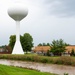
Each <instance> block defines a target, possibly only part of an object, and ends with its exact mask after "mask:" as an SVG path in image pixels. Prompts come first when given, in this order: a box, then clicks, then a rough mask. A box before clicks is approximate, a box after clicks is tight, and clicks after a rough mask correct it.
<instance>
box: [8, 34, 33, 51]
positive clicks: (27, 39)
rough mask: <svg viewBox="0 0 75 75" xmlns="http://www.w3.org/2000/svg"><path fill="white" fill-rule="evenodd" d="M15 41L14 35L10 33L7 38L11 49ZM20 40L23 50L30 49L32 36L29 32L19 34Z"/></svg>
mask: <svg viewBox="0 0 75 75" xmlns="http://www.w3.org/2000/svg"><path fill="white" fill-rule="evenodd" d="M15 41H16V36H15V35H11V36H10V40H9V46H10V47H11V48H12V50H13V47H14V44H15ZM20 42H21V45H22V48H23V51H24V52H25V51H26V52H27V51H31V47H33V38H32V36H31V35H30V34H29V33H25V34H24V35H23V36H20Z"/></svg>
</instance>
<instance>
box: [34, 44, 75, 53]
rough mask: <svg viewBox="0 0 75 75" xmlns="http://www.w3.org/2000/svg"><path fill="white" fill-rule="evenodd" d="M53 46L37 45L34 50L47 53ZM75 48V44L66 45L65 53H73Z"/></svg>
mask: <svg viewBox="0 0 75 75" xmlns="http://www.w3.org/2000/svg"><path fill="white" fill-rule="evenodd" d="M50 49H51V47H50V46H37V47H35V48H34V49H33V52H35V53H36V52H45V53H47V51H48V50H50ZM73 49H74V51H75V45H71V46H66V50H65V53H71V51H72V50H73Z"/></svg>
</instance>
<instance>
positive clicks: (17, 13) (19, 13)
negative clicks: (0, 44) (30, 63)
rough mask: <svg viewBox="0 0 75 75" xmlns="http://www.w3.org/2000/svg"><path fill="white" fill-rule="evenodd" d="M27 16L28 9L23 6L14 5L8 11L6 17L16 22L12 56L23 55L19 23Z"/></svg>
mask: <svg viewBox="0 0 75 75" xmlns="http://www.w3.org/2000/svg"><path fill="white" fill-rule="evenodd" d="M27 14H28V9H27V8H26V7H25V6H24V5H23V4H19V3H16V4H14V5H13V6H11V7H10V8H9V9H8V15H9V16H10V17H11V18H12V19H14V20H15V21H16V42H15V45H14V48H13V52H12V54H24V52H23V49H22V46H21V43H20V21H21V20H22V19H23V18H25V17H26V16H27Z"/></svg>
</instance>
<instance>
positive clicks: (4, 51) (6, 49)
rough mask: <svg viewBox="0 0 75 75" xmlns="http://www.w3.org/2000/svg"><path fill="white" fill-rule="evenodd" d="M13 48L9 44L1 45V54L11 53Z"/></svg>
mask: <svg viewBox="0 0 75 75" xmlns="http://www.w3.org/2000/svg"><path fill="white" fill-rule="evenodd" d="M11 52H12V50H11V48H10V47H9V46H3V47H0V54H11Z"/></svg>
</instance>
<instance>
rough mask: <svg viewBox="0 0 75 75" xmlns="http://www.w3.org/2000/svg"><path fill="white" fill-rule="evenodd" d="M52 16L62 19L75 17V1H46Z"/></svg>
mask: <svg viewBox="0 0 75 75" xmlns="http://www.w3.org/2000/svg"><path fill="white" fill-rule="evenodd" d="M46 6H47V10H48V12H49V13H50V14H53V15H57V16H60V17H75V0H46Z"/></svg>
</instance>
